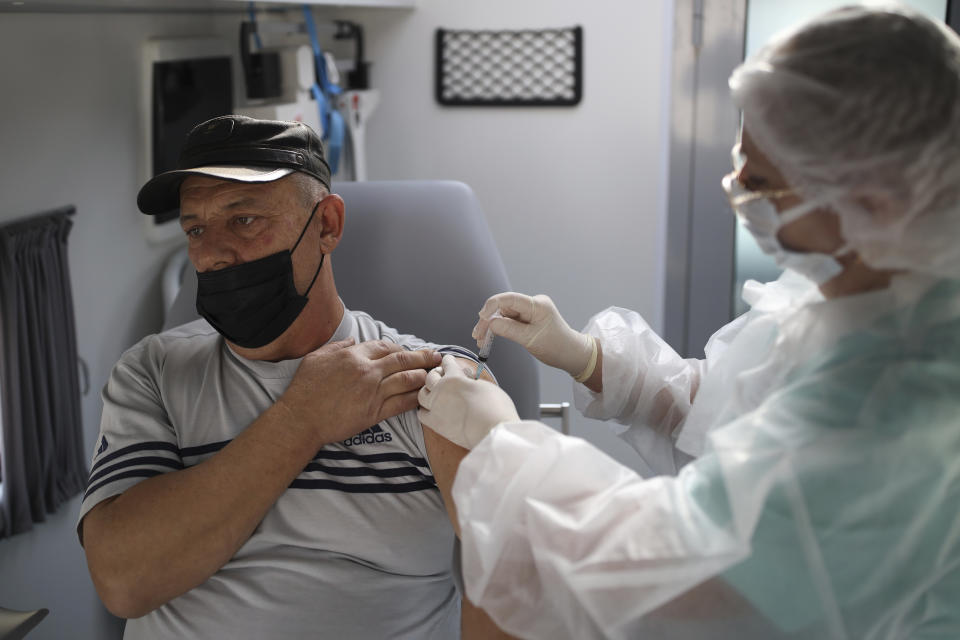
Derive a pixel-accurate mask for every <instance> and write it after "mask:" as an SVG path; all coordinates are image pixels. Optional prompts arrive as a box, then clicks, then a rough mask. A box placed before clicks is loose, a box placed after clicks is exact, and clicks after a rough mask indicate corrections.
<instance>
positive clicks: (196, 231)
mask: <svg viewBox="0 0 960 640" xmlns="http://www.w3.org/2000/svg"><path fill="white" fill-rule="evenodd" d="M184 233H186V234H187V236H188V237H190V238H196V237H198V236H199V235H200V234H201V233H203V227H190V228H189V229H187V230H186V231H184Z"/></svg>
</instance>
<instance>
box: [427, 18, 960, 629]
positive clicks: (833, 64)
mask: <svg viewBox="0 0 960 640" xmlns="http://www.w3.org/2000/svg"><path fill="white" fill-rule="evenodd" d="M730 87H731V90H732V95H733V99H734V101H735V102H736V104H737V105H738V106H739V107H740V108H741V109H742V111H743V130H742V136H741V139H740V140H739V142H738V144H737V145H736V146H735V147H734V156H735V167H736V171H735V172H734V173H733V174H732V175H730V176H727V177H726V178H724V179H723V187H724V189H725V190H726V192H727V195H728V197H729V199H730V203H731V205H732V207H733V209H734V210H735V211H736V213H737V215H738V216H739V218H740V219H741V221H742V222H743V223H744V224H745V225H746V227H747V229H749V230H750V231H751V233H752V234H753V235H754V236H755V238H756V239H757V241H758V243H759V245H760V246H761V248H762V249H763V250H764V251H765V252H767V253H769V254H770V255H772V256H774V257H775V258H776V260H777V261H778V263H779V264H780V265H781V266H782V267H785V269H786V271H785V273H784V275H783V276H782V277H781V278H780V279H779V280H777V281H776V282H772V283H769V284H766V285H761V284H759V283H756V282H750V283H748V284H747V285H746V286H745V288H744V291H743V296H744V298H745V299H746V301H747V302H749V303H750V305H751V310H750V311H749V312H748V313H746V314H745V315H744V316H742V317H740V318H738V319H736V320H734V321H733V322H732V323H730V324H729V325H727V326H726V327H723V328H722V329H721V330H720V331H718V332H717V333H716V334H715V335H714V336H713V337H712V338H711V340H710V341H709V343H708V344H707V345H706V349H705V352H706V359H705V360H685V359H682V358H681V357H679V356H678V355H677V354H676V353H675V352H674V351H673V350H672V349H670V347H669V346H667V344H666V343H664V342H663V341H662V340H661V339H660V338H659V337H658V336H657V335H656V334H654V332H653V331H652V330H651V329H650V328H649V326H648V325H647V324H646V323H645V322H644V321H643V319H642V318H640V317H639V316H638V315H637V314H636V313H633V312H630V311H626V310H624V309H617V308H611V309H608V310H606V311H604V312H602V313H600V314H599V315H597V316H596V317H594V318H593V319H592V320H591V321H590V323H589V324H588V326H587V328H586V329H585V331H584V332H582V333H581V332H577V331H574V330H572V329H571V328H570V327H569V326H568V325H567V323H566V322H564V320H563V318H562V317H561V316H560V314H559V313H558V311H557V309H556V308H555V306H554V305H553V303H552V302H551V301H550V299H549V298H547V297H545V296H534V297H528V296H524V295H520V294H516V293H506V294H500V295H497V296H494V297H492V298H491V299H490V300H488V301H487V303H486V304H485V305H484V306H483V309H482V310H481V312H480V322H479V323H478V324H477V327H476V328H475V332H474V337H476V338H482V337H483V335H484V333H485V331H486V329H487V328H488V327H489V328H490V329H492V330H493V332H494V333H495V334H496V335H499V336H504V337H506V338H509V339H511V340H514V341H516V342H519V343H520V344H522V345H525V346H526V348H527V349H529V351H530V352H531V353H532V354H533V355H534V356H536V357H537V358H538V359H540V360H541V361H542V362H544V363H546V364H548V365H551V366H555V367H559V368H561V369H564V370H566V371H568V372H569V373H570V374H571V375H572V376H574V377H575V379H576V381H577V382H578V383H582V384H577V385H576V401H577V406H578V407H579V408H580V409H581V410H582V411H583V413H584V415H586V416H589V417H594V418H603V419H613V420H616V421H618V422H620V423H622V424H624V425H627V429H626V431H625V433H624V434H623V437H624V438H625V439H626V440H627V441H628V442H629V443H630V444H631V445H633V446H634V447H635V448H636V449H637V450H638V451H639V452H640V453H641V455H642V456H643V458H644V460H645V461H646V463H647V465H648V466H649V467H650V469H649V471H653V472H659V473H661V474H662V475H658V476H656V477H652V478H650V479H643V478H641V477H640V476H638V475H637V474H635V473H634V472H633V471H631V470H629V469H627V468H625V467H623V466H620V465H619V464H617V463H616V462H614V461H613V460H611V459H610V458H608V457H607V456H605V455H604V454H602V453H601V452H599V451H598V450H596V449H595V448H593V447H591V446H590V445H589V444H587V443H586V442H584V441H582V440H580V439H577V438H571V437H565V436H563V435H561V434H559V433H557V432H556V431H554V430H552V429H550V428H548V427H546V426H544V425H542V424H541V423H539V422H533V421H520V420H519V419H518V418H517V414H516V411H515V409H514V407H513V404H512V403H511V402H510V400H509V398H508V397H507V396H506V394H505V393H503V392H502V391H501V390H499V389H498V388H497V387H495V386H494V385H492V384H489V383H485V382H482V381H473V380H472V379H470V378H469V377H467V376H465V375H464V374H463V372H462V371H461V370H460V369H459V367H458V366H457V365H455V364H454V363H453V362H452V361H451V360H449V359H445V362H444V363H443V365H442V367H441V368H440V369H439V370H434V371H433V372H431V374H430V375H428V377H427V382H426V385H425V387H424V388H423V389H422V390H421V392H420V403H421V406H422V409H421V412H420V417H421V420H422V422H423V423H424V424H426V425H429V426H430V427H431V428H433V429H434V430H436V431H438V432H439V433H440V434H441V435H444V436H446V437H447V438H449V439H451V440H452V441H454V442H455V443H457V444H460V445H461V446H462V447H465V448H467V449H472V451H470V452H469V454H467V455H465V457H463V459H462V460H461V461H460V464H459V469H458V471H457V472H456V480H455V484H454V488H453V501H454V502H455V505H456V509H457V523H458V524H459V527H460V532H461V540H462V562H463V574H464V579H465V583H466V591H467V595H468V597H469V598H470V599H471V600H472V601H473V602H474V603H476V604H477V605H479V606H480V607H482V608H484V609H485V610H487V611H488V612H489V613H490V615H491V617H492V618H493V619H494V620H495V621H496V622H497V623H498V624H499V625H500V626H501V627H502V628H503V629H504V630H506V631H508V632H510V633H513V634H516V635H518V636H521V637H524V638H551V639H557V638H577V639H585V638H671V637H678V638H721V637H736V638H779V637H789V638H817V639H821V638H851V639H853V638H856V639H867V638H869V639H881V638H882V639H893V638H915V639H928V638H944V639H946V638H953V639H956V638H960V41H958V39H957V37H956V35H955V34H953V32H951V31H948V30H947V29H946V28H945V27H944V26H943V25H940V24H938V23H935V22H933V21H931V20H929V19H927V18H924V17H922V16H921V15H919V14H917V13H915V12H913V11H911V10H908V9H906V8H903V7H898V6H890V7H886V8H877V7H874V8H867V7H863V6H858V7H851V8H845V9H841V10H837V11H834V12H830V13H828V14H825V15H823V16H821V17H819V18H818V19H815V20H813V21H811V22H809V23H807V24H805V25H804V26H802V27H800V28H798V29H796V30H794V31H793V32H791V33H789V34H786V35H784V36H782V37H781V38H779V39H778V40H776V41H775V42H773V43H772V44H771V45H769V46H768V47H767V48H766V49H764V50H763V51H761V52H760V53H758V54H757V55H756V56H754V57H752V58H751V59H749V60H747V61H746V62H744V63H743V64H742V65H741V66H740V67H739V68H737V69H736V70H735V71H734V73H733V75H732V76H731V79H730ZM497 311H499V312H500V314H502V315H503V316H504V317H502V318H500V317H496V316H495V312H497Z"/></svg>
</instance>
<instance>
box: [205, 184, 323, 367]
mask: <svg viewBox="0 0 960 640" xmlns="http://www.w3.org/2000/svg"><path fill="white" fill-rule="evenodd" d="M318 206H320V203H319V202H318V203H317V204H316V205H315V206H314V207H313V211H312V212H311V213H310V218H309V219H308V220H307V224H306V225H304V227H303V231H301V232H300V237H299V238H297V241H296V243H294V245H293V249H290V250H286V249H284V250H283V251H278V252H277V253H274V254H271V255H269V256H266V257H265V258H260V259H259V260H253V261H251V262H244V263H243V264H238V265H235V266H232V267H226V268H225V269H219V270H217V271H207V272H204V273H200V272H197V313H199V314H200V315H201V316H203V318H204V319H206V321H207V322H209V323H210V324H211V325H212V326H213V328H214V329H216V330H217V332H218V333H219V334H220V335H222V336H223V337H224V338H226V339H227V340H229V341H230V342H232V343H234V344H236V345H238V346H240V347H244V348H246V349H256V348H258V347H262V346H264V345H265V344H270V343H271V342H273V341H274V340H276V339H277V338H279V337H280V335H281V334H282V333H283V332H284V331H286V330H287V329H289V328H290V325H292V324H293V321H294V320H296V319H297V316H299V315H300V312H301V311H303V308H304V307H305V306H306V305H307V294H308V293H310V289H311V288H313V283H314V282H316V280H317V276H318V275H319V274H320V269H321V268H323V260H324V258H326V254H321V257H320V266H318V267H317V271H316V272H315V273H314V274H313V280H311V281H310V286H309V287H307V290H306V291H304V292H303V295H300V294H299V293H297V288H296V286H295V285H294V283H293V261H292V259H291V258H292V256H293V252H294V251H296V249H297V246H298V245H299V244H300V240H302V239H303V234H304V233H306V231H307V227H309V226H310V221H311V220H313V216H314V214H316V212H317V207H318Z"/></svg>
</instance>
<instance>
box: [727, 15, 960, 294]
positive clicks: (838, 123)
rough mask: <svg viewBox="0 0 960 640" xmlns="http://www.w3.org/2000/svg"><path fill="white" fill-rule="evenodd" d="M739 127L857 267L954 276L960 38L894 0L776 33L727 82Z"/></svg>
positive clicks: (959, 263)
mask: <svg viewBox="0 0 960 640" xmlns="http://www.w3.org/2000/svg"><path fill="white" fill-rule="evenodd" d="M730 88H731V90H732V96H733V100H734V102H735V103H736V104H737V105H738V106H739V107H740V108H741V109H742V110H743V123H744V129H745V130H746V131H747V132H748V134H749V135H750V137H751V138H752V139H753V140H754V142H755V143H756V145H757V146H758V147H759V148H760V149H761V150H762V151H763V152H764V153H765V154H766V155H767V156H768V158H769V159H770V160H771V162H773V164H774V165H775V166H776V167H777V168H778V169H779V170H780V172H781V173H782V174H783V176H784V178H785V179H786V180H787V182H788V183H789V184H790V185H791V186H792V187H794V188H795V189H797V190H798V191H799V192H800V193H801V194H802V195H803V196H804V197H806V198H817V199H825V200H826V201H827V202H829V206H830V208H831V209H832V210H834V211H835V212H836V213H837V215H838V216H839V218H840V225H841V231H842V233H843V235H844V237H845V239H846V241H847V242H848V243H849V245H850V246H851V248H853V249H855V250H857V251H858V253H859V254H860V257H861V258H862V259H863V261H864V262H866V263H867V264H869V265H870V266H873V267H877V268H892V269H907V270H912V271H917V272H922V273H928V274H934V275H939V276H943V277H948V278H960V242H958V241H957V230H958V228H960V39H958V38H957V36H956V34H954V33H953V32H952V31H950V30H949V29H947V28H946V27H945V26H944V25H942V24H939V23H937V22H935V21H933V20H930V19H928V18H926V17H924V16H922V15H920V14H918V13H916V12H914V11H912V10H910V9H907V8H905V7H902V6H899V5H881V6H877V5H873V6H870V7H867V6H853V7H847V8H843V9H839V10H836V11H832V12H829V13H826V14H824V15H822V16H820V17H819V18H816V19H814V20H812V21H811V22H808V23H806V24H804V25H803V26H801V27H799V28H797V29H795V30H793V31H790V32H787V33H785V34H784V35H782V36H780V37H779V38H777V39H776V40H774V41H773V42H772V43H771V44H769V45H768V46H767V47H766V48H764V49H763V50H761V51H760V52H758V53H757V54H756V55H754V56H752V57H751V58H750V59H749V60H747V61H745V62H744V63H743V64H742V65H740V66H739V67H738V68H737V69H735V70H734V72H733V75H732V76H731V77H730Z"/></svg>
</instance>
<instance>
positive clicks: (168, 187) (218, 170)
mask: <svg viewBox="0 0 960 640" xmlns="http://www.w3.org/2000/svg"><path fill="white" fill-rule="evenodd" d="M294 171H295V169H291V168H290V167H237V166H210V167H195V168H193V169H178V170H176V171H167V172H166V173H161V174H160V175H158V176H154V177H153V178H152V179H150V180H149V181H148V182H147V183H146V184H145V185H143V187H141V188H140V193H138V194H137V207H139V208H140V211H142V212H143V213H146V214H147V215H157V214H160V213H166V212H167V211H170V210H172V209H177V208H178V207H179V206H180V183H181V182H183V180H184V178H186V177H187V176H208V177H211V178H220V179H221V180H231V181H233V182H273V181H274V180H279V179H280V178H283V177H285V176H288V175H290V174H291V173H293V172H294Z"/></svg>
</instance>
